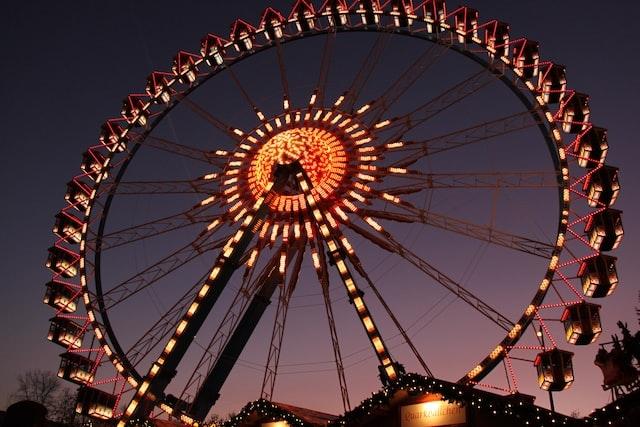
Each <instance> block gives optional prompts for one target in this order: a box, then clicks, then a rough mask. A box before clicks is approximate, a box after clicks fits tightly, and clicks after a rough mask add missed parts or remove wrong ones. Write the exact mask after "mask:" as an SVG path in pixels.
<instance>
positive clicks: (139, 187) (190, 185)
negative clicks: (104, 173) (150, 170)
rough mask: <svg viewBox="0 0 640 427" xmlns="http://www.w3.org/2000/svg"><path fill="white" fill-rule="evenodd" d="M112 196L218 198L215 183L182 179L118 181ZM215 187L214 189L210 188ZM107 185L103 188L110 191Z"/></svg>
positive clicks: (205, 180)
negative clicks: (150, 195) (206, 195)
mask: <svg viewBox="0 0 640 427" xmlns="http://www.w3.org/2000/svg"><path fill="white" fill-rule="evenodd" d="M113 187H115V189H114V190H113V193H114V194H118V195H149V194H209V195H212V196H219V195H220V194H219V193H217V192H216V191H217V189H218V187H219V185H218V182H217V181H213V180H209V179H184V180H174V181H120V182H118V183H117V184H116V183H114V184H113ZM212 187H215V188H212ZM108 188H109V185H106V186H105V189H107V191H110V190H109V189H108Z"/></svg>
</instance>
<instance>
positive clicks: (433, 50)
mask: <svg viewBox="0 0 640 427" xmlns="http://www.w3.org/2000/svg"><path fill="white" fill-rule="evenodd" d="M446 52H448V48H446V47H443V46H441V45H438V44H435V43H434V44H433V45H431V46H430V47H429V49H427V50H426V51H425V52H424V53H423V54H422V55H420V57H419V58H418V59H416V60H415V61H414V62H413V64H411V65H410V66H409V67H408V68H407V69H406V70H405V71H404V72H403V73H402V74H401V75H400V76H399V77H398V78H397V79H396V80H395V81H394V82H393V83H392V84H391V86H389V88H388V89H387V90H386V91H385V92H384V93H383V94H382V95H381V96H380V97H379V98H376V99H375V100H373V101H371V102H369V103H368V105H370V107H369V108H368V109H367V110H366V111H365V112H364V113H363V114H362V115H363V116H364V117H367V118H368V120H369V122H370V123H377V122H378V121H379V120H380V118H381V117H382V116H383V115H384V114H385V113H386V112H387V111H389V109H390V108H391V107H392V106H393V104H394V103H395V102H396V101H397V100H398V99H400V98H401V97H402V95H404V94H405V93H406V91H408V90H409V89H410V88H411V86H413V84H414V83H415V82H416V81H417V80H418V79H419V78H420V77H422V76H423V75H424V74H425V73H426V72H427V70H429V68H430V67H431V66H433V65H434V64H436V63H437V62H438V60H439V59H440V58H441V57H442V56H444V54H445V53H446Z"/></svg>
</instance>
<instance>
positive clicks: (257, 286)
mask: <svg viewBox="0 0 640 427" xmlns="http://www.w3.org/2000/svg"><path fill="white" fill-rule="evenodd" d="M281 250H282V251H287V248H286V247H285V245H284V244H283V245H282V247H281ZM295 250H297V248H296V247H289V248H288V253H289V254H293V253H294V252H295ZM280 262H281V251H278V252H276V253H275V254H274V256H273V257H272V258H271V260H270V261H269V263H268V264H267V265H266V266H265V268H264V269H263V270H262V272H261V274H260V275H259V277H258V279H257V280H256V281H255V282H253V283H252V284H251V286H249V287H248V288H247V289H245V290H244V291H242V293H244V294H246V295H243V296H241V297H240V298H242V300H243V301H242V305H243V307H242V309H241V310H237V309H236V308H235V307H233V306H234V305H236V304H237V302H236V301H234V302H233V303H232V306H231V307H230V308H229V312H231V311H239V313H238V315H237V316H236V320H233V319H231V323H233V325H232V326H231V327H228V326H225V323H226V324H227V325H228V323H229V322H226V320H227V319H229V317H228V313H229V312H228V313H227V315H226V316H225V320H224V321H223V323H222V324H221V326H220V328H225V329H226V330H227V337H228V338H226V339H224V345H220V346H219V349H218V351H217V352H216V353H211V352H210V349H211V346H212V345H213V344H214V343H215V342H216V336H218V337H221V335H220V333H219V331H220V328H219V329H218V331H217V332H216V334H215V336H214V338H213V339H212V341H211V342H210V344H209V346H208V347H207V349H206V350H205V351H206V353H205V355H203V358H202V360H201V362H200V363H198V366H197V368H196V372H197V370H198V369H199V367H200V366H202V364H203V363H206V362H208V365H209V366H208V367H207V375H206V377H205V378H204V381H202V383H201V384H200V386H199V388H198V390H197V393H196V395H195V398H194V400H193V404H192V406H191V414H192V415H193V416H194V417H195V418H196V419H204V418H205V417H206V414H207V413H208V412H209V411H210V409H211V407H212V406H213V405H214V404H215V402H216V400H217V398H218V396H219V392H220V389H221V388H222V386H223V384H224V382H225V381H226V379H227V377H228V375H229V374H230V372H231V370H232V368H233V366H234V365H235V363H236V361H237V360H238V358H239V357H240V354H241V353H242V351H243V349H244V347H245V345H246V343H247V342H248V340H249V338H250V336H251V335H252V334H253V332H254V330H255V328H256V326H257V325H258V322H259V321H260V319H261V317H262V315H263V314H264V312H265V310H266V309H267V307H268V305H269V303H270V301H271V296H272V295H273V292H274V291H275V289H276V288H277V287H278V285H280V284H281V283H282V280H283V276H282V272H281V270H280V268H279V267H280ZM247 283H249V282H248V281H247ZM240 316H241V317H240ZM213 362H215V363H213ZM196 372H194V373H196ZM198 375H199V374H198ZM195 378H196V379H197V378H198V377H197V376H196V377H195ZM193 381H194V380H193V379H191V380H190V381H189V382H190V383H191V382H193Z"/></svg>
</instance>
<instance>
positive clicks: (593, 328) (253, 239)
mask: <svg viewBox="0 0 640 427" xmlns="http://www.w3.org/2000/svg"><path fill="white" fill-rule="evenodd" d="M314 61H315V62H314ZM465 67H466V68H465ZM276 104H277V107H276ZM497 114H499V115H497ZM607 152H608V142H607V132H606V130H605V129H603V128H600V127H597V126H596V125H594V124H592V122H591V117H590V107H589V97H588V95H586V94H584V93H581V92H578V91H576V90H573V89H571V88H569V87H568V86H567V79H566V72H565V68H564V66H562V65H559V64H557V63H554V62H551V61H547V60H544V59H542V58H541V57H540V46H539V44H538V43H537V42H536V41H533V40H530V39H528V38H525V37H519V36H516V37H514V36H512V35H511V31H510V27H509V25H508V24H506V23H504V22H501V21H498V20H495V19H488V20H486V21H481V20H480V18H479V13H478V11H476V10H474V9H472V8H469V7H459V8H456V9H453V10H451V9H447V6H446V4H445V2H444V1H442V0H427V1H422V2H418V1H411V0H403V1H400V0H399V1H387V2H379V1H363V0H358V1H355V2H353V3H352V4H349V3H347V2H346V1H344V0H334V1H329V0H327V1H325V2H324V3H323V4H321V5H314V4H312V2H310V1H305V0H298V1H297V2H296V3H295V4H294V5H293V7H292V9H291V10H290V11H288V12H287V13H283V12H280V11H277V10H275V9H273V8H267V9H265V10H264V11H263V12H262V14H261V15H260V18H259V21H257V24H256V25H253V24H251V23H249V22H247V21H244V20H241V19H238V20H236V21H235V22H234V23H233V24H232V26H231V31H230V34H229V35H228V36H226V37H222V36H218V35H215V34H207V35H206V36H205V37H204V38H203V40H202V43H201V46H200V51H199V52H197V53H191V52H187V51H180V52H178V54H177V55H176V56H175V58H174V60H173V65H172V67H171V69H170V70H168V71H155V72H153V73H151V74H150V75H149V77H148V79H147V83H146V86H145V87H144V91H141V92H140V93H136V94H131V95H128V96H127V97H126V98H125V99H124V103H123V108H122V111H121V115H120V116H118V117H115V118H111V119H108V120H106V121H105V123H104V124H103V125H102V127H101V129H100V134H99V140H98V141H97V142H96V144H94V145H92V146H90V147H89V148H88V149H87V151H86V152H85V153H84V154H83V158H82V164H81V169H82V171H81V172H80V173H79V174H78V175H76V176H74V177H73V179H72V180H71V181H70V182H69V183H68V185H67V193H66V196H65V199H66V201H67V206H65V208H63V209H62V210H61V211H60V213H59V214H58V215H56V222H55V226H54V229H53V231H54V233H55V234H56V235H57V236H58V238H57V240H56V242H55V244H54V245H53V246H52V247H51V248H49V256H48V259H47V267H48V268H50V269H51V270H52V272H53V277H52V279H51V281H49V282H48V283H47V285H46V286H47V290H46V295H45V298H44V302H45V303H46V304H48V305H50V306H51V307H53V308H54V309H55V315H54V316H53V318H52V319H51V325H50V330H49V335H48V339H49V340H51V341H52V342H54V343H56V344H59V345H60V346H62V347H64V348H65V352H64V353H63V354H62V355H61V363H60V369H59V376H60V377H62V378H64V379H66V380H69V381H71V382H74V383H76V384H78V385H80V389H79V394H78V404H77V411H78V412H79V413H81V414H84V415H87V416H91V417H96V418H99V419H112V418H117V419H119V420H120V422H121V424H122V425H124V424H125V423H126V422H127V421H129V420H132V419H134V418H144V417H148V416H151V415H153V416H161V415H163V414H165V415H166V416H171V417H175V418H178V419H180V420H181V421H182V422H184V423H187V424H195V423H199V422H202V421H203V420H204V419H205V417H206V416H207V414H208V412H209V411H210V409H211V408H212V406H213V405H214V403H216V401H217V399H218V398H219V396H220V394H221V393H222V392H224V390H225V389H224V388H223V386H224V384H225V382H227V381H226V380H227V378H228V377H229V376H230V375H231V372H232V370H233V369H234V367H236V368H237V367H238V366H239V365H242V363H244V364H245V365H246V364H247V363H248V362H246V361H244V362H243V361H242V359H241V355H242V354H244V353H243V350H245V348H247V344H248V343H249V342H250V340H252V339H254V337H256V336H257V335H262V336H264V337H266V345H265V346H264V348H263V350H264V358H265V360H266V363H263V364H262V365H261V375H259V377H258V379H257V380H256V381H257V382H258V383H260V386H259V387H258V388H259V389H260V395H261V396H262V397H263V398H266V399H267V400H271V399H272V397H273V394H274V388H275V384H276V379H277V378H278V373H279V365H280V357H281V352H282V354H284V353H285V352H286V348H284V347H283V339H284V337H285V335H286V334H285V332H286V331H287V329H288V328H291V327H292V325H291V320H290V321H289V322H288V323H287V317H288V314H289V312H290V308H292V306H295V304H296V302H295V299H296V297H297V296H298V295H297V293H299V292H300V290H299V289H298V288H300V287H301V286H302V283H303V282H304V284H305V285H306V286H307V287H308V288H309V289H315V291H316V293H315V294H314V295H315V297H316V298H317V300H318V301H319V303H318V306H319V307H321V309H322V311H323V314H324V316H325V317H326V319H327V320H325V321H324V322H325V325H322V326H323V327H324V328H325V330H326V325H327V324H328V330H329V333H328V343H327V344H326V348H329V349H330V352H331V359H332V364H333V366H334V368H333V371H334V372H336V373H337V388H338V389H339V391H340V393H339V396H340V399H341V402H342V405H343V407H344V409H345V410H348V409H350V407H351V401H350V395H349V385H350V382H349V381H348V375H346V374H345V371H346V370H347V368H346V367H345V362H344V360H343V359H344V357H343V356H344V351H343V349H342V347H341V346H342V345H344V341H345V336H344V334H343V332H344V330H345V328H344V327H343V326H342V322H343V321H344V318H345V316H343V315H342V314H339V313H337V309H338V307H337V305H336V304H337V301H338V300H340V299H341V301H342V302H343V303H345V302H346V304H344V305H346V308H345V307H342V306H341V307H339V308H340V310H342V311H347V309H348V310H350V312H351V318H352V319H356V320H357V322H358V323H359V324H360V331H359V332H353V333H354V334H356V333H357V334H360V335H359V336H361V337H366V339H367V340H368V342H369V345H370V351H372V354H373V356H372V357H374V359H375V361H376V362H375V364H376V365H377V366H378V369H377V370H375V371H373V372H371V375H373V376H379V378H380V380H381V381H382V383H383V384H389V383H393V382H394V381H397V380H398V379H399V378H401V377H402V376H403V375H404V373H405V371H406V370H407V367H409V366H410V367H411V369H416V370H419V371H421V373H423V374H424V375H427V376H430V377H431V376H434V375H435V376H446V377H451V378H450V379H452V380H457V381H458V382H459V383H460V384H465V385H470V386H478V387H483V386H486V387H492V388H501V389H504V390H505V391H507V392H512V391H514V390H517V389H518V384H519V382H520V383H522V382H523V381H527V380H526V378H528V377H527V375H528V374H525V375H524V378H525V379H524V380H523V375H522V374H520V375H518V374H517V371H520V370H522V368H521V367H520V365H521V364H520V365H519V363H520V361H521V360H529V359H530V360H531V361H533V365H534V366H535V369H536V371H537V381H538V385H539V387H540V388H542V389H543V390H550V391H560V390H564V389H565V388H567V387H569V386H570V385H571V383H572V382H573V381H574V377H573V369H572V355H573V353H572V352H570V351H568V350H566V348H567V347H569V346H571V345H584V344H589V343H592V342H593V341H595V340H596V339H597V338H598V336H599V335H600V333H601V331H602V326H601V320H600V313H599V308H600V306H599V305H598V304H595V303H593V302H591V299H593V298H601V297H605V296H607V295H609V294H611V293H612V292H613V291H614V289H615V288H616V286H617V284H618V278H617V274H616V258H615V257H613V256H611V255H609V252H610V251H612V250H614V249H615V248H616V247H617V246H618V245H619V244H620V241H621V239H622V236H623V228H622V223H621V212H620V211H618V210H616V209H614V208H613V207H612V206H613V205H614V204H615V202H616V199H617V197H618V194H619V190H620V185H619V181H618V170H617V168H615V167H612V166H608V165H605V159H606V155H607ZM530 165H535V166H536V167H537V168H536V169H531V166H530ZM483 215H484V216H483ZM487 215H488V217H487ZM478 254H484V256H485V259H489V258H490V259H491V261H487V262H486V265H485V266H482V267H478V265H479V264H480V260H479V257H480V256H481V255H478ZM443 265H444V266H446V268H445V267H442V266H443ZM398 266H400V267H401V268H397V267H398ZM394 268H395V269H396V270H395V272H393V273H392V274H393V275H394V276H396V277H390V275H389V274H388V273H387V275H386V276H385V273H384V271H385V270H387V271H392V270H393V269H394ZM455 268H459V269H466V270H467V271H465V274H461V271H455V270H452V269H455ZM475 269H480V270H483V269H484V273H483V272H480V273H478V274H479V275H480V279H479V281H481V282H482V286H469V284H468V282H469V281H468V280H467V279H466V278H469V277H471V275H472V273H470V272H469V271H471V270H475ZM405 270H406V271H411V273H410V275H409V276H408V275H406V274H405ZM381 272H382V273H381ZM467 273H468V274H467ZM378 276H380V277H378ZM416 277H417V279H416ZM465 277H466V278H465ZM303 278H304V280H303ZM418 288H419V290H416V289H418ZM434 289H437V290H439V291H440V292H443V293H442V294H436V293H435V291H434ZM443 290H444V291H443ZM365 293H366V297H365ZM496 293H504V294H505V295H506V296H505V297H504V298H502V299H500V300H499V301H497V303H496V302H493V300H494V298H493V297H492V295H494V294H496ZM434 295H436V296H434ZM440 295H442V296H440ZM448 297H450V298H452V300H451V301H450V303H453V302H455V303H456V304H459V305H460V307H464V310H465V311H466V312H467V313H471V314H468V316H475V317H469V318H472V319H475V320H473V321H472V323H476V322H477V323H478V325H480V326H478V329H473V328H474V327H475V325H468V326H469V329H470V330H471V331H472V332H470V334H473V336H471V335H470V336H469V337H466V338H465V337H463V334H464V332H463V331H459V332H458V329H457V326H451V327H452V328H455V329H454V330H452V331H444V332H443V329H442V328H434V329H436V330H437V332H438V333H441V334H444V333H446V334H458V333H460V337H459V338H458V340H459V341H461V342H472V341H473V342H474V343H476V340H478V339H483V341H482V342H480V343H479V344H477V345H476V344H474V346H473V350H475V354H470V355H469V357H472V358H473V359H470V360H469V362H468V365H467V366H466V367H464V368H462V369H461V370H460V371H459V372H451V371H450V370H447V369H444V368H440V369H436V367H435V366H432V364H431V362H430V358H431V357H432V354H434V353H436V352H438V351H439V352H440V353H441V354H442V350H441V349H438V348H437V347H438V346H433V345H430V346H427V345H425V344H424V343H423V342H422V341H421V340H417V339H415V335H416V334H417V332H415V330H416V329H417V327H419V326H420V325H422V327H423V328H426V327H427V323H424V322H422V320H423V318H424V315H425V313H426V312H427V311H428V310H431V309H432V308H433V307H434V306H435V305H437V304H440V303H442V304H441V305H440V307H442V308H441V312H443V313H444V314H443V316H442V318H443V319H444V318H446V317H447V316H449V319H447V322H452V321H453V320H451V317H456V316H457V310H446V306H444V303H445V302H446V300H445V298H448ZM225 298H226V299H225ZM402 298H405V299H407V300H409V301H407V302H406V305H407V307H410V309H407V311H411V310H414V313H413V314H409V313H404V312H403V311H404V306H403V308H402V309H400V310H399V309H398V302H397V301H399V300H401V299H402ZM270 303H271V304H270ZM270 305H271V309H270V310H272V311H273V313H271V311H268V310H267V309H268V307H269V306H270ZM374 308H375V309H374ZM266 312H268V313H271V314H270V315H268V316H263V315H265V313H266ZM354 312H355V313H354ZM374 312H375V313H376V314H375V320H374V314H373V313H374ZM550 313H551V314H550ZM554 315H555V317H556V318H559V319H555V320H556V322H555V323H553V320H554V319H552V318H553V317H554ZM412 316H413V317H412ZM465 316H467V315H465ZM263 317H265V318H263ZM266 317H271V318H273V319H270V320H269V326H268V327H267V328H266V329H264V328H265V327H264V324H265V322H266V321H267V319H266ZM338 317H339V318H341V319H342V320H341V322H340V323H338V322H337V321H336V319H337V318H338ZM380 319H384V320H380ZM465 319H467V318H466V317H465ZM550 319H552V320H550ZM454 320H455V319H454ZM430 321H433V322H435V321H436V318H435V317H433V318H431V320H430ZM465 321H466V320H465ZM421 322H422V323H421ZM297 326H298V327H300V325H297ZM303 326H304V328H303V329H304V331H306V333H308V334H312V332H309V331H310V330H315V329H320V325H316V324H315V323H309V324H306V325H303ZM261 327H262V328H263V329H264V330H266V331H267V333H265V332H264V331H262V332H256V330H259V329H260V328H261ZM294 327H295V325H294ZM458 327H459V326H458ZM485 330H486V331H488V332H486V333H485V332H484V331H485ZM394 334H395V335H394ZM304 335H305V333H302V336H304ZM558 337H560V338H558ZM298 338H300V336H299V337H298ZM394 339H395V341H401V342H402V343H403V344H404V345H403V348H404V350H398V349H396V347H397V346H395V345H390V344H389V343H390V342H392V341H393V340H394ZM414 341H415V342H414ZM561 347H562V348H561ZM403 351H404V352H403ZM400 353H401V354H402V355H403V356H402V359H401V358H400V357H397V356H396V355H397V354H400ZM468 353H473V351H468ZM260 357H262V356H260ZM409 359H410V360H409ZM256 360H257V359H256ZM465 363H466V362H465ZM500 365H503V366H504V371H505V372H506V373H507V375H506V379H505V381H506V384H503V385H501V386H495V385H492V384H490V381H489V380H491V378H492V377H491V373H492V372H495V371H497V370H495V369H494V368H496V367H498V366H500ZM432 369H433V371H432ZM531 369H532V368H531ZM280 372H281V370H280ZM531 377H532V378H531V379H532V380H533V378H534V376H533V375H531ZM253 397H255V396H253Z"/></svg>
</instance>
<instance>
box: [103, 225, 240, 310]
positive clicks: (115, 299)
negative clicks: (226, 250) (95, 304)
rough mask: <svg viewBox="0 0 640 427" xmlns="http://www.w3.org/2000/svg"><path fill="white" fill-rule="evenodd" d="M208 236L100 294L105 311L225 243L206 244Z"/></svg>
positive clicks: (218, 241)
mask: <svg viewBox="0 0 640 427" xmlns="http://www.w3.org/2000/svg"><path fill="white" fill-rule="evenodd" d="M209 237H210V234H202V235H200V236H198V237H197V238H196V239H195V240H194V241H193V242H189V243H187V244H186V245H185V246H183V247H181V248H180V249H178V250H176V251H174V252H173V253H171V254H170V255H168V256H166V257H164V258H162V259H161V260H159V261H156V262H155V263H153V264H152V265H150V266H149V267H147V268H145V269H144V270H142V271H141V272H139V273H136V274H135V275H133V276H131V277H130V278H128V279H126V280H125V281H123V282H121V283H119V284H118V285H116V286H114V287H113V288H111V289H109V290H108V291H106V292H103V293H102V299H103V301H104V303H105V310H112V309H113V308H114V307H115V306H117V305H118V304H120V303H122V302H124V301H126V300H128V299H129V298H131V297H132V296H133V295H135V294H137V293H138V292H140V291H142V290H144V289H147V288H148V287H149V286H152V285H154V284H155V283H157V282H158V281H159V280H161V279H162V278H164V277H166V276H168V275H169V274H171V273H173V272H175V271H177V270H179V269H180V268H182V267H184V266H186V265H187V264H188V263H190V262H191V261H193V260H194V259H196V258H198V257H199V256H201V255H203V254H205V253H207V252H209V251H211V250H214V249H219V248H221V247H222V246H223V245H224V243H225V242H226V241H227V239H228V236H225V237H224V238H221V239H217V240H214V241H212V242H208V240H209Z"/></svg>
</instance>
